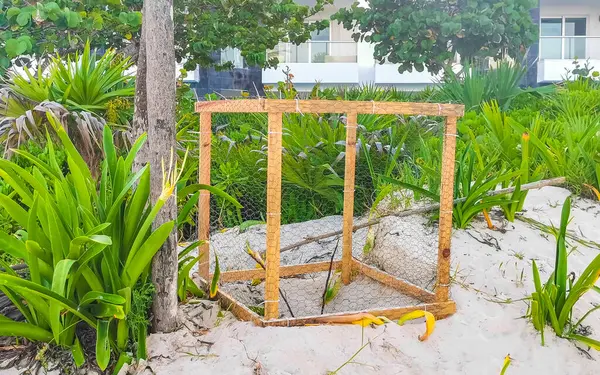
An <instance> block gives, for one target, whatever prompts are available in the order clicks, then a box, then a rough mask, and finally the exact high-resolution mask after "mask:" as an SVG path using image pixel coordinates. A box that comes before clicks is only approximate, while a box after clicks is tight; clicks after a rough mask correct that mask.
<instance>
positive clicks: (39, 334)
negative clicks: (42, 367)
mask: <svg viewBox="0 0 600 375" xmlns="http://www.w3.org/2000/svg"><path fill="white" fill-rule="evenodd" d="M0 336H11V337H24V338H26V339H29V340H32V341H41V342H50V341H51V340H52V332H49V331H47V330H45V329H42V328H40V327H38V326H36V325H35V324H31V323H24V322H14V321H12V320H10V319H8V318H6V317H4V316H2V315H0Z"/></svg>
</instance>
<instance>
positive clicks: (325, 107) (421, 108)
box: [196, 98, 464, 117]
mask: <svg viewBox="0 0 600 375" xmlns="http://www.w3.org/2000/svg"><path fill="white" fill-rule="evenodd" d="M300 107H302V111H301V112H302V113H348V111H352V112H354V113H357V114H373V115H426V116H444V117H460V116H462V115H463V114H464V105H462V104H447V103H407V102H376V101H347V100H323V99H321V100H289V99H262V98H261V99H242V100H214V101H204V102H197V103H196V112H200V113H202V112H221V113H299V112H300V111H299V110H298V109H299V108H300Z"/></svg>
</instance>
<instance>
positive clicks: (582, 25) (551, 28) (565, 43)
mask: <svg viewBox="0 0 600 375" xmlns="http://www.w3.org/2000/svg"><path fill="white" fill-rule="evenodd" d="M586 30H587V20H586V19H585V18H567V17H562V18H542V20H541V24H540V58H541V59H574V58H579V59H584V58H586V38H585V36H586Z"/></svg>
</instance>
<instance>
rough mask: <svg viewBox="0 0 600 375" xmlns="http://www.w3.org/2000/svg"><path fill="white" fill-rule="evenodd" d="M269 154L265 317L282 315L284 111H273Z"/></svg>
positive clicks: (270, 317)
mask: <svg viewBox="0 0 600 375" xmlns="http://www.w3.org/2000/svg"><path fill="white" fill-rule="evenodd" d="M268 118H269V138H268V149H267V152H268V155H267V255H266V258H267V259H266V263H267V264H266V275H265V319H267V320H268V319H276V318H278V317H279V256H280V253H279V249H280V245H279V235H280V233H279V229H280V224H281V153H282V149H281V138H282V121H283V119H282V113H271V112H269V117H268Z"/></svg>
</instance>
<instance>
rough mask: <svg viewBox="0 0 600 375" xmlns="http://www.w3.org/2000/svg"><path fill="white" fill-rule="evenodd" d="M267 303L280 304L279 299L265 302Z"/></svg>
mask: <svg viewBox="0 0 600 375" xmlns="http://www.w3.org/2000/svg"><path fill="white" fill-rule="evenodd" d="M265 303H279V300H278V299H274V300H265Z"/></svg>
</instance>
